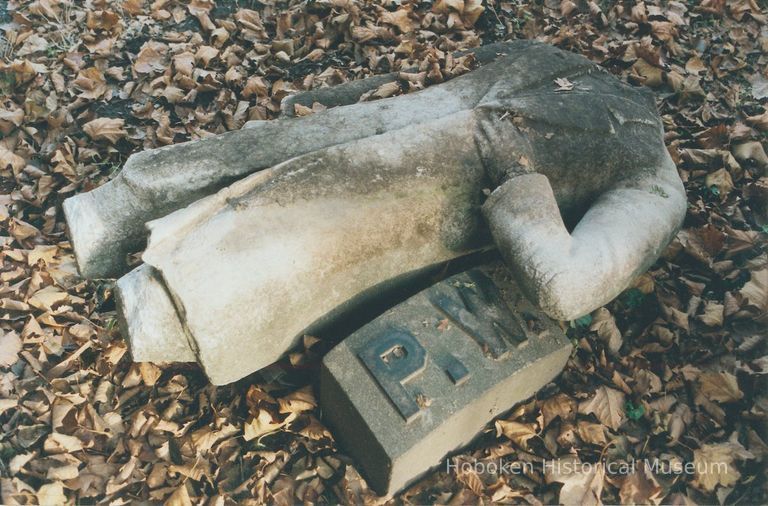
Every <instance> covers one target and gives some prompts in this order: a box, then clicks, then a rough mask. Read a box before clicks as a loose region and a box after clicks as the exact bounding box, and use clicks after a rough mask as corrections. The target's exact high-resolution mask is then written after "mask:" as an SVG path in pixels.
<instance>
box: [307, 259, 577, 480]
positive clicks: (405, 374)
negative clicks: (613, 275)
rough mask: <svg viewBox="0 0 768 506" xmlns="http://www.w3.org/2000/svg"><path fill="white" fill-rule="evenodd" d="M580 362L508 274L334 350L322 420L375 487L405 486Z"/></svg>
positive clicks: (427, 302)
mask: <svg viewBox="0 0 768 506" xmlns="http://www.w3.org/2000/svg"><path fill="white" fill-rule="evenodd" d="M570 353H571V343H570V341H569V340H568V339H567V338H566V337H565V335H564V334H563V332H562V330H560V328H559V327H558V326H557V325H555V324H554V322H553V321H552V320H551V319H549V318H548V317H547V316H546V315H544V314H543V313H542V312H541V310H540V309H538V308H536V307H535V306H533V305H532V304H531V303H530V302H528V301H527V300H526V298H525V297H523V295H522V294H521V292H520V290H519V289H518V288H517V287H516V286H515V283H514V282H513V281H511V279H510V275H509V273H508V271H507V270H506V269H505V268H504V267H503V266H502V265H500V264H499V263H494V264H489V265H485V266H482V267H476V268H473V269H471V270H469V271H467V272H465V273H462V274H457V275H455V276H453V277H451V278H448V279H446V280H444V281H442V282H440V283H437V284H436V285H434V286H432V287H430V288H428V289H426V290H424V291H422V292H420V293H419V294H417V295H415V296H413V297H411V298H410V299H408V300H407V301H405V302H403V303H402V304H400V305H398V306H396V307H394V308H392V309H391V310H389V311H386V312H385V313H384V314H383V315H381V316H379V317H378V318H376V319H375V320H373V321H372V322H370V323H368V324H367V325H365V326H364V327H362V328H361V329H360V330H358V331H357V332H355V333H353V334H352V335H351V336H350V337H348V338H346V339H344V341H342V342H341V344H339V345H337V346H336V347H335V348H334V349H333V350H331V351H330V352H329V353H328V354H327V355H326V356H325V358H324V360H323V367H322V369H321V373H320V408H321V409H322V412H323V417H324V419H325V421H326V422H327V423H328V424H329V425H330V427H331V428H332V429H334V431H333V432H334V435H335V436H336V439H337V441H338V442H339V444H341V445H342V447H343V450H344V452H345V453H346V454H348V455H350V456H351V457H352V458H353V459H354V460H355V464H356V466H357V468H358V469H359V470H360V471H361V472H362V473H363V475H364V476H365V479H366V482H367V483H368V485H369V486H370V487H371V488H372V489H373V490H375V491H376V492H378V493H379V494H382V495H390V494H393V493H395V492H397V491H398V490H400V489H401V488H402V487H404V486H406V485H407V484H409V483H410V482H412V481H413V480H414V479H416V478H417V477H418V476H419V475H420V474H421V473H423V472H425V471H427V470H428V469H429V468H431V467H434V466H435V465H438V464H439V463H440V461H441V460H442V459H443V458H444V457H445V455H446V454H448V453H450V452H451V451H453V450H457V449H458V448H460V447H462V446H464V445H466V444H467V443H469V442H470V441H471V440H472V439H473V438H474V437H475V436H476V435H477V433H478V432H479V431H480V430H481V429H482V428H483V427H484V426H485V425H486V424H487V423H488V422H489V421H490V420H492V419H493V418H495V417H496V416H498V415H499V414H500V413H502V412H504V411H507V410H508V409H510V408H511V407H512V406H513V405H514V404H515V403H516V402H519V401H522V400H524V399H526V398H528V397H530V396H531V395H533V394H535V393H536V391H538V390H539V389H540V388H541V387H542V386H544V385H545V384H546V383H548V382H549V381H551V380H552V379H553V378H554V377H555V376H557V374H559V373H560V371H561V370H562V368H563V366H564V365H565V363H566V361H567V360H568V356H569V355H570Z"/></svg>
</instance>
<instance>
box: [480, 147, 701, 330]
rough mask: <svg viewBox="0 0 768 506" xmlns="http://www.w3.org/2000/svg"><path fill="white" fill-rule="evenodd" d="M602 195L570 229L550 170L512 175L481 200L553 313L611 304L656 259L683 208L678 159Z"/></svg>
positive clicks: (523, 276)
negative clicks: (550, 177) (640, 178)
mask: <svg viewBox="0 0 768 506" xmlns="http://www.w3.org/2000/svg"><path fill="white" fill-rule="evenodd" d="M660 165H661V168H660V169H659V170H658V171H657V172H656V176H655V177H648V178H646V179H644V180H640V181H633V182H632V184H631V185H629V184H620V185H618V186H615V187H614V188H613V189H611V190H609V191H607V192H606V193H604V194H603V195H602V196H600V197H599V198H598V199H597V200H596V201H595V202H594V203H593V204H592V206H591V208H590V209H589V210H588V211H587V213H586V214H585V215H584V217H583V218H582V219H581V221H580V222H579V223H578V225H577V226H576V227H575V229H574V230H573V231H572V232H571V233H569V232H568V230H567V229H566V227H565V225H564V223H563V219H562V217H561V215H560V210H559V208H558V205H557V202H556V200H555V196H554V194H553V191H552V188H551V186H550V184H549V181H548V179H547V177H546V176H544V175H542V174H527V175H523V176H519V177H516V178H513V179H510V180H508V181H507V182H505V183H504V184H503V185H502V186H500V187H499V188H497V189H496V190H495V191H494V192H493V193H492V194H491V196H490V197H489V198H488V200H487V201H486V203H485V204H484V205H483V214H484V215H485V217H486V220H487V221H488V224H489V226H490V229H491V233H492V235H493V237H494V240H495V242H496V245H497V246H498V248H499V250H500V252H501V255H502V257H503V258H504V259H505V261H506V262H507V264H508V266H509V267H510V268H511V269H512V270H513V271H514V272H515V273H516V275H517V277H518V278H519V279H520V281H521V282H522V285H523V286H524V289H525V290H526V292H527V293H528V295H529V296H530V297H531V299H532V300H534V301H536V302H537V303H538V305H539V306H540V307H541V308H542V309H543V310H544V311H545V312H546V313H547V314H549V315H550V316H552V317H553V318H558V319H560V320H573V319H575V318H579V317H581V316H583V315H584V314H587V313H589V312H590V311H592V310H594V309H595V308H597V307H600V306H601V305H603V304H606V303H607V302H609V301H610V300H612V299H613V298H614V297H616V296H617V295H619V294H620V293H621V291H623V290H624V289H626V288H627V287H628V286H629V284H630V283H631V282H632V281H633V280H634V278H635V277H636V276H638V275H639V274H641V273H642V272H644V271H645V270H646V269H647V268H648V267H649V266H650V263H651V262H653V261H655V259H656V258H658V256H659V255H660V254H661V252H662V250H663V249H664V248H665V247H666V245H667V243H668V242H669V241H670V240H671V239H672V237H673V236H674V234H675V233H676V232H677V230H678V228H679V227H680V225H681V223H682V219H683V217H684V215H685V209H686V198H685V191H684V189H683V186H682V183H681V182H680V180H679V178H678V176H677V172H676V169H675V166H674V164H673V163H672V161H671V160H670V159H668V158H667V159H665V160H662V162H661V164H660Z"/></svg>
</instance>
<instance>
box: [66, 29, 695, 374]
mask: <svg viewBox="0 0 768 506" xmlns="http://www.w3.org/2000/svg"><path fill="white" fill-rule="evenodd" d="M504 48H505V51H506V52H507V53H506V54H503V55H500V56H499V57H498V58H497V59H496V60H495V61H493V62H490V63H487V64H486V65H483V66H482V67H480V68H479V69H477V70H475V71H473V72H471V73H469V74H467V75H464V76H461V77H458V78H456V79H454V80H452V81H450V82H448V83H444V84H442V85H439V86H434V87H430V88H428V89H426V90H424V91H422V92H418V93H414V94H411V95H406V96H401V97H394V98H392V99H386V100H380V101H376V102H369V103H358V104H354V105H347V106H341V107H337V108H335V109H330V110H327V111H324V112H321V113H317V114H314V115H311V116H309V117H306V118H294V119H286V120H279V121H273V122H260V123H258V124H257V125H256V126H255V127H254V128H251V129H247V130H244V131H241V132H233V133H231V134H226V135H223V136H219V137H217V138H214V139H208V140H204V141H199V142H196V143H188V144H185V145H179V146H177V147H172V148H163V149H162V150H156V151H152V152H147V153H145V154H140V155H137V156H135V157H133V158H131V160H134V161H133V162H131V161H130V160H129V163H128V164H127V166H126V168H125V169H124V170H123V172H122V173H121V176H120V177H122V178H123V183H115V184H114V185H113V186H111V187H110V188H111V189H109V188H107V186H109V185H112V184H113V183H110V184H109V185H105V186H104V187H102V188H107V189H104V190H103V192H104V194H103V195H100V196H91V197H89V196H88V195H90V194H86V195H85V196H82V197H77V199H79V200H77V201H74V202H77V203H72V204H70V205H68V206H65V211H66V212H67V215H68V216H69V217H70V218H69V219H70V222H71V225H72V231H73V232H72V233H73V240H74V244H75V248H76V249H78V250H80V251H81V252H83V251H86V252H87V251H89V248H90V247H92V248H93V251H92V252H90V253H85V254H84V255H80V254H79V256H78V258H79V262H80V263H81V268H82V269H83V270H84V272H87V270H88V268H87V267H86V268H83V265H99V262H101V261H102V260H105V258H107V257H105V256H104V255H103V252H104V251H106V250H109V248H116V249H114V250H111V251H114V252H117V251H123V250H124V244H123V243H122V242H121V241H123V240H127V239H125V237H127V236H132V237H134V239H135V237H138V236H136V235H135V234H134V232H136V231H138V230H140V226H139V224H137V223H135V222H134V221H132V222H131V223H130V224H127V223H126V224H124V225H125V227H124V228H121V223H122V222H121V221H120V220H123V221H125V220H129V218H127V217H129V216H130V217H132V218H130V220H135V219H136V218H137V217H146V216H149V215H155V214H157V213H160V214H163V213H165V212H167V211H169V210H171V209H173V208H174V207H178V206H179V205H180V204H179V203H180V202H188V201H189V200H190V199H194V198H197V197H199V196H200V195H203V194H206V193H209V192H210V191H211V190H212V189H213V188H216V187H218V186H220V185H221V184H223V182H224V181H231V180H233V179H237V178H241V179H239V180H238V181H236V182H235V183H232V184H230V185H229V186H226V187H224V188H223V189H221V190H220V191H219V192H217V193H214V194H211V195H209V196H207V197H205V198H202V199H199V200H197V201H196V202H194V203H193V204H191V205H189V206H188V207H186V208H183V209H179V210H177V211H175V212H172V213H171V214H168V215H166V216H164V217H163V218H160V219H157V220H154V221H151V222H149V223H148V224H147V226H148V228H149V229H150V230H151V235H150V241H149V246H148V248H147V250H146V251H145V253H144V256H143V259H144V261H145V262H146V263H147V264H148V265H150V266H152V268H153V269H154V270H155V271H154V272H156V273H157V279H158V280H161V282H162V284H163V287H164V289H165V290H164V291H153V292H152V293H155V294H157V297H162V298H167V299H168V300H169V301H170V302H171V304H172V306H173V308H174V310H175V313H176V315H177V318H178V319H179V322H178V323H179V326H180V327H182V328H183V329H184V331H185V333H186V337H187V341H188V342H189V343H190V347H191V348H193V349H194V350H195V352H196V355H197V357H198V359H199V360H200V362H201V363H202V365H203V367H204V368H205V370H206V373H207V374H208V375H209V377H210V378H211V380H212V381H213V382H214V383H227V382H230V381H234V380H237V379H239V378H241V377H242V376H244V375H246V374H248V373H250V372H253V371H255V370H257V369H260V368H261V367H264V366H266V365H268V364H269V363H271V362H273V361H274V360H276V359H277V358H279V357H280V356H281V355H282V354H283V353H284V352H285V351H286V350H287V349H289V348H290V347H291V346H293V345H294V344H295V343H297V341H298V339H299V338H300V336H301V334H302V332H303V331H304V330H305V329H306V328H307V327H310V326H311V325H312V324H313V323H314V322H317V321H318V320H320V319H322V318H324V316H325V315H327V314H328V313H329V312H330V311H333V310H334V309H335V308H338V307H340V306H342V305H344V304H347V303H348V302H349V301H351V300H353V299H355V298H356V297H358V296H359V295H360V294H361V293H363V292H366V291H370V290H372V289H375V287H377V286H379V285H381V284H385V283H388V282H391V281H392V280H393V279H396V278H398V277H400V276H402V275H406V274H408V273H410V272H414V271H418V270H420V269H423V268H426V267H428V266H430V265H435V264H438V263H440V262H444V261H447V260H451V259H454V258H457V257H460V256H463V255H466V254H468V253H471V252H474V251H478V250H482V249H486V248H490V247H492V246H493V245H494V244H495V245H496V246H498V247H499V249H500V251H501V254H502V256H503V257H504V259H505V260H506V261H507V264H508V266H509V268H510V269H511V270H512V271H513V272H514V273H515V275H516V276H517V277H518V278H519V279H520V280H521V286H522V288H523V289H524V290H525V291H526V292H527V294H528V295H529V297H530V298H531V299H532V300H533V301H534V302H535V303H536V304H538V305H539V306H540V307H542V308H543V309H544V310H545V311H546V312H547V313H548V314H549V315H550V316H552V317H555V318H559V319H573V318H577V317H579V316H581V315H583V314H585V313H587V312H589V311H591V310H593V309H594V308H596V307H599V306H601V305H603V304H605V303H606V302H608V301H610V300H611V299H612V298H613V297H615V296H616V295H618V294H619V293H620V292H621V291H622V290H623V289H624V288H626V287H627V286H628V285H629V284H630V283H631V282H632V280H633V278H634V277H635V276H636V275H637V274H638V273H640V272H641V271H642V270H644V269H645V268H647V266H648V265H649V264H650V263H651V262H653V261H654V260H655V259H656V257H657V255H658V253H659V252H660V251H661V249H662V248H663V247H664V246H665V245H666V243H667V242H668V240H669V238H670V237H671V236H672V235H673V234H674V233H675V231H676V230H677V228H678V227H679V225H680V222H681V220H682V217H683V215H684V213H685V206H686V199H685V195H684V190H683V187H682V183H681V182H680V179H679V177H678V175H677V172H676V169H675V166H674V164H673V163H672V161H671V159H670V158H669V155H668V153H667V151H666V148H665V146H664V143H663V139H662V126H661V121H660V120H659V118H658V115H657V113H656V110H655V106H654V103H653V100H652V97H651V96H650V95H649V94H647V93H646V92H644V91H641V90H638V89H635V88H632V87H629V86H627V85H624V84H622V83H620V82H619V81H618V80H616V79H615V78H614V77H613V76H611V75H610V74H608V73H606V72H604V71H602V70H600V69H599V67H597V66H596V65H594V64H593V63H591V62H589V61H588V60H586V59H584V58H582V57H580V56H576V55H574V54H570V53H567V52H563V51H560V50H557V49H555V48H553V47H550V46H546V45H543V44H537V43H531V42H512V43H508V44H507V45H506V46H504ZM556 78H563V79H568V80H570V82H572V83H573V85H574V86H573V89H572V90H571V91H568V92H562V91H558V87H557V85H556V84H555V83H554V80H555V79H556ZM345 93H346V92H345ZM344 100H348V97H346V98H344ZM265 167H269V168H266V169H264V170H262V171H260V172H257V173H254V174H251V175H249V176H247V177H242V176H243V175H245V174H248V173H251V172H253V171H255V170H258V169H259V168H265ZM150 168H151V174H152V175H150ZM102 188H100V189H99V190H97V192H98V191H100V190H102ZM113 193H114V195H112V194H113ZM94 194H95V192H94ZM489 194H490V196H489ZM112 198H117V199H118V200H122V201H125V202H128V204H126V206H127V207H129V208H130V209H129V211H128V212H125V213H122V214H120V213H118V214H120V216H119V217H116V214H115V213H114V212H113V211H114V209H112V211H109V209H108V207H109V206H111V205H112V204H107V202H109V199H112ZM147 202H150V203H151V205H150V206H149V207H151V208H152V209H151V212H149V211H148V210H147V209H148V208H147V206H146V203H147ZM155 202H158V203H155ZM100 206H102V207H100ZM103 206H106V207H103ZM152 206H154V207H152ZM137 213H138V214H137ZM147 213H149V214H147ZM142 219H143V218H142ZM78 220H83V222H82V223H79V222H78ZM89 220H90V222H89ZM108 220H112V221H111V222H110V223H111V225H110V226H106V223H107V221H108ZM130 220H129V221H130ZM75 222H77V223H75ZM95 222H103V223H100V224H99V223H95ZM97 225H98V226H97ZM566 225H567V226H569V227H574V228H573V230H572V231H571V232H569V230H568V228H566ZM99 227H101V228H99ZM78 229H80V230H88V232H82V233H81V235H82V237H79V238H78V237H77V236H78V232H77V230H78ZM104 231H106V232H104ZM102 232H103V233H102ZM104 234H107V235H104ZM121 234H124V235H125V237H122V236H121ZM139 235H141V234H140V233H139ZM107 236H109V237H107ZM83 238H85V240H84V239H83ZM105 238H106V239H105ZM102 240H103V241H102ZM100 241H102V242H103V244H102V242H100ZM131 241H133V239H131ZM110 245H111V246H110ZM115 254H116V256H118V257H119V255H117V253H115ZM85 257H90V258H91V260H93V262H91V260H89V259H88V258H85ZM96 259H99V260H96ZM105 261H106V262H107V263H110V262H113V260H110V259H107V260H105ZM120 261H121V260H120ZM104 266H105V268H107V267H109V269H112V267H115V265H113V264H110V265H109V266H107V265H106V264H104ZM96 270H97V271H99V272H102V271H101V267H98V268H97V269H96ZM148 294H149V292H148ZM147 304H152V301H151V300H149V299H148V300H147ZM142 314H145V313H142ZM164 314H166V315H167V314H169V313H167V312H166V313H164ZM178 315H181V316H178ZM222 322H224V323H222ZM174 325H175V324H174ZM128 326H130V325H128ZM142 328H143V329H148V328H150V327H149V326H142ZM167 330H168V331H167V332H166V329H163V328H160V329H158V333H157V336H156V337H155V338H154V339H158V340H162V339H165V335H172V334H173V333H174V332H175V330H173V329H170V328H169V329H167ZM147 338H148V339H149V336H147ZM223 343H226V344H223ZM158 348H164V346H162V345H159V346H158Z"/></svg>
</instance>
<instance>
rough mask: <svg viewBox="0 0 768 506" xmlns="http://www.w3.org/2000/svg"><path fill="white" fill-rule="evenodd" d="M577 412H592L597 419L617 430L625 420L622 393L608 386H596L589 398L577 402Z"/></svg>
mask: <svg viewBox="0 0 768 506" xmlns="http://www.w3.org/2000/svg"><path fill="white" fill-rule="evenodd" d="M579 413H584V414H590V413H594V415H595V416H596V417H597V419H598V420H600V421H601V422H602V423H603V424H605V425H607V426H608V427H610V428H611V429H613V430H618V429H619V427H621V424H623V423H624V421H625V420H626V412H625V410H624V394H623V393H622V392H619V391H618V390H614V389H613V388H608V387H604V386H601V387H598V389H597V390H596V391H595V394H594V395H593V396H592V398H591V399H588V400H586V401H582V402H581V403H580V404H579Z"/></svg>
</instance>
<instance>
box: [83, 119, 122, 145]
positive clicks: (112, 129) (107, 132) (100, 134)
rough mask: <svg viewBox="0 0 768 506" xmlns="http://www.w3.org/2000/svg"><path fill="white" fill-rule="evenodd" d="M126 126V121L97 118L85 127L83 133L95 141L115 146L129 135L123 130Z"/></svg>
mask: <svg viewBox="0 0 768 506" xmlns="http://www.w3.org/2000/svg"><path fill="white" fill-rule="evenodd" d="M124 124H125V120H123V119H120V118H97V119H94V120H92V121H89V122H88V123H86V124H85V125H83V131H84V132H85V133H86V134H88V137H90V138H91V139H93V140H95V141H100V140H106V141H109V142H111V143H112V144H114V143H116V142H117V141H119V140H120V139H122V138H124V137H125V136H126V135H128V134H127V132H126V131H125V130H124V129H123V125H124Z"/></svg>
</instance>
